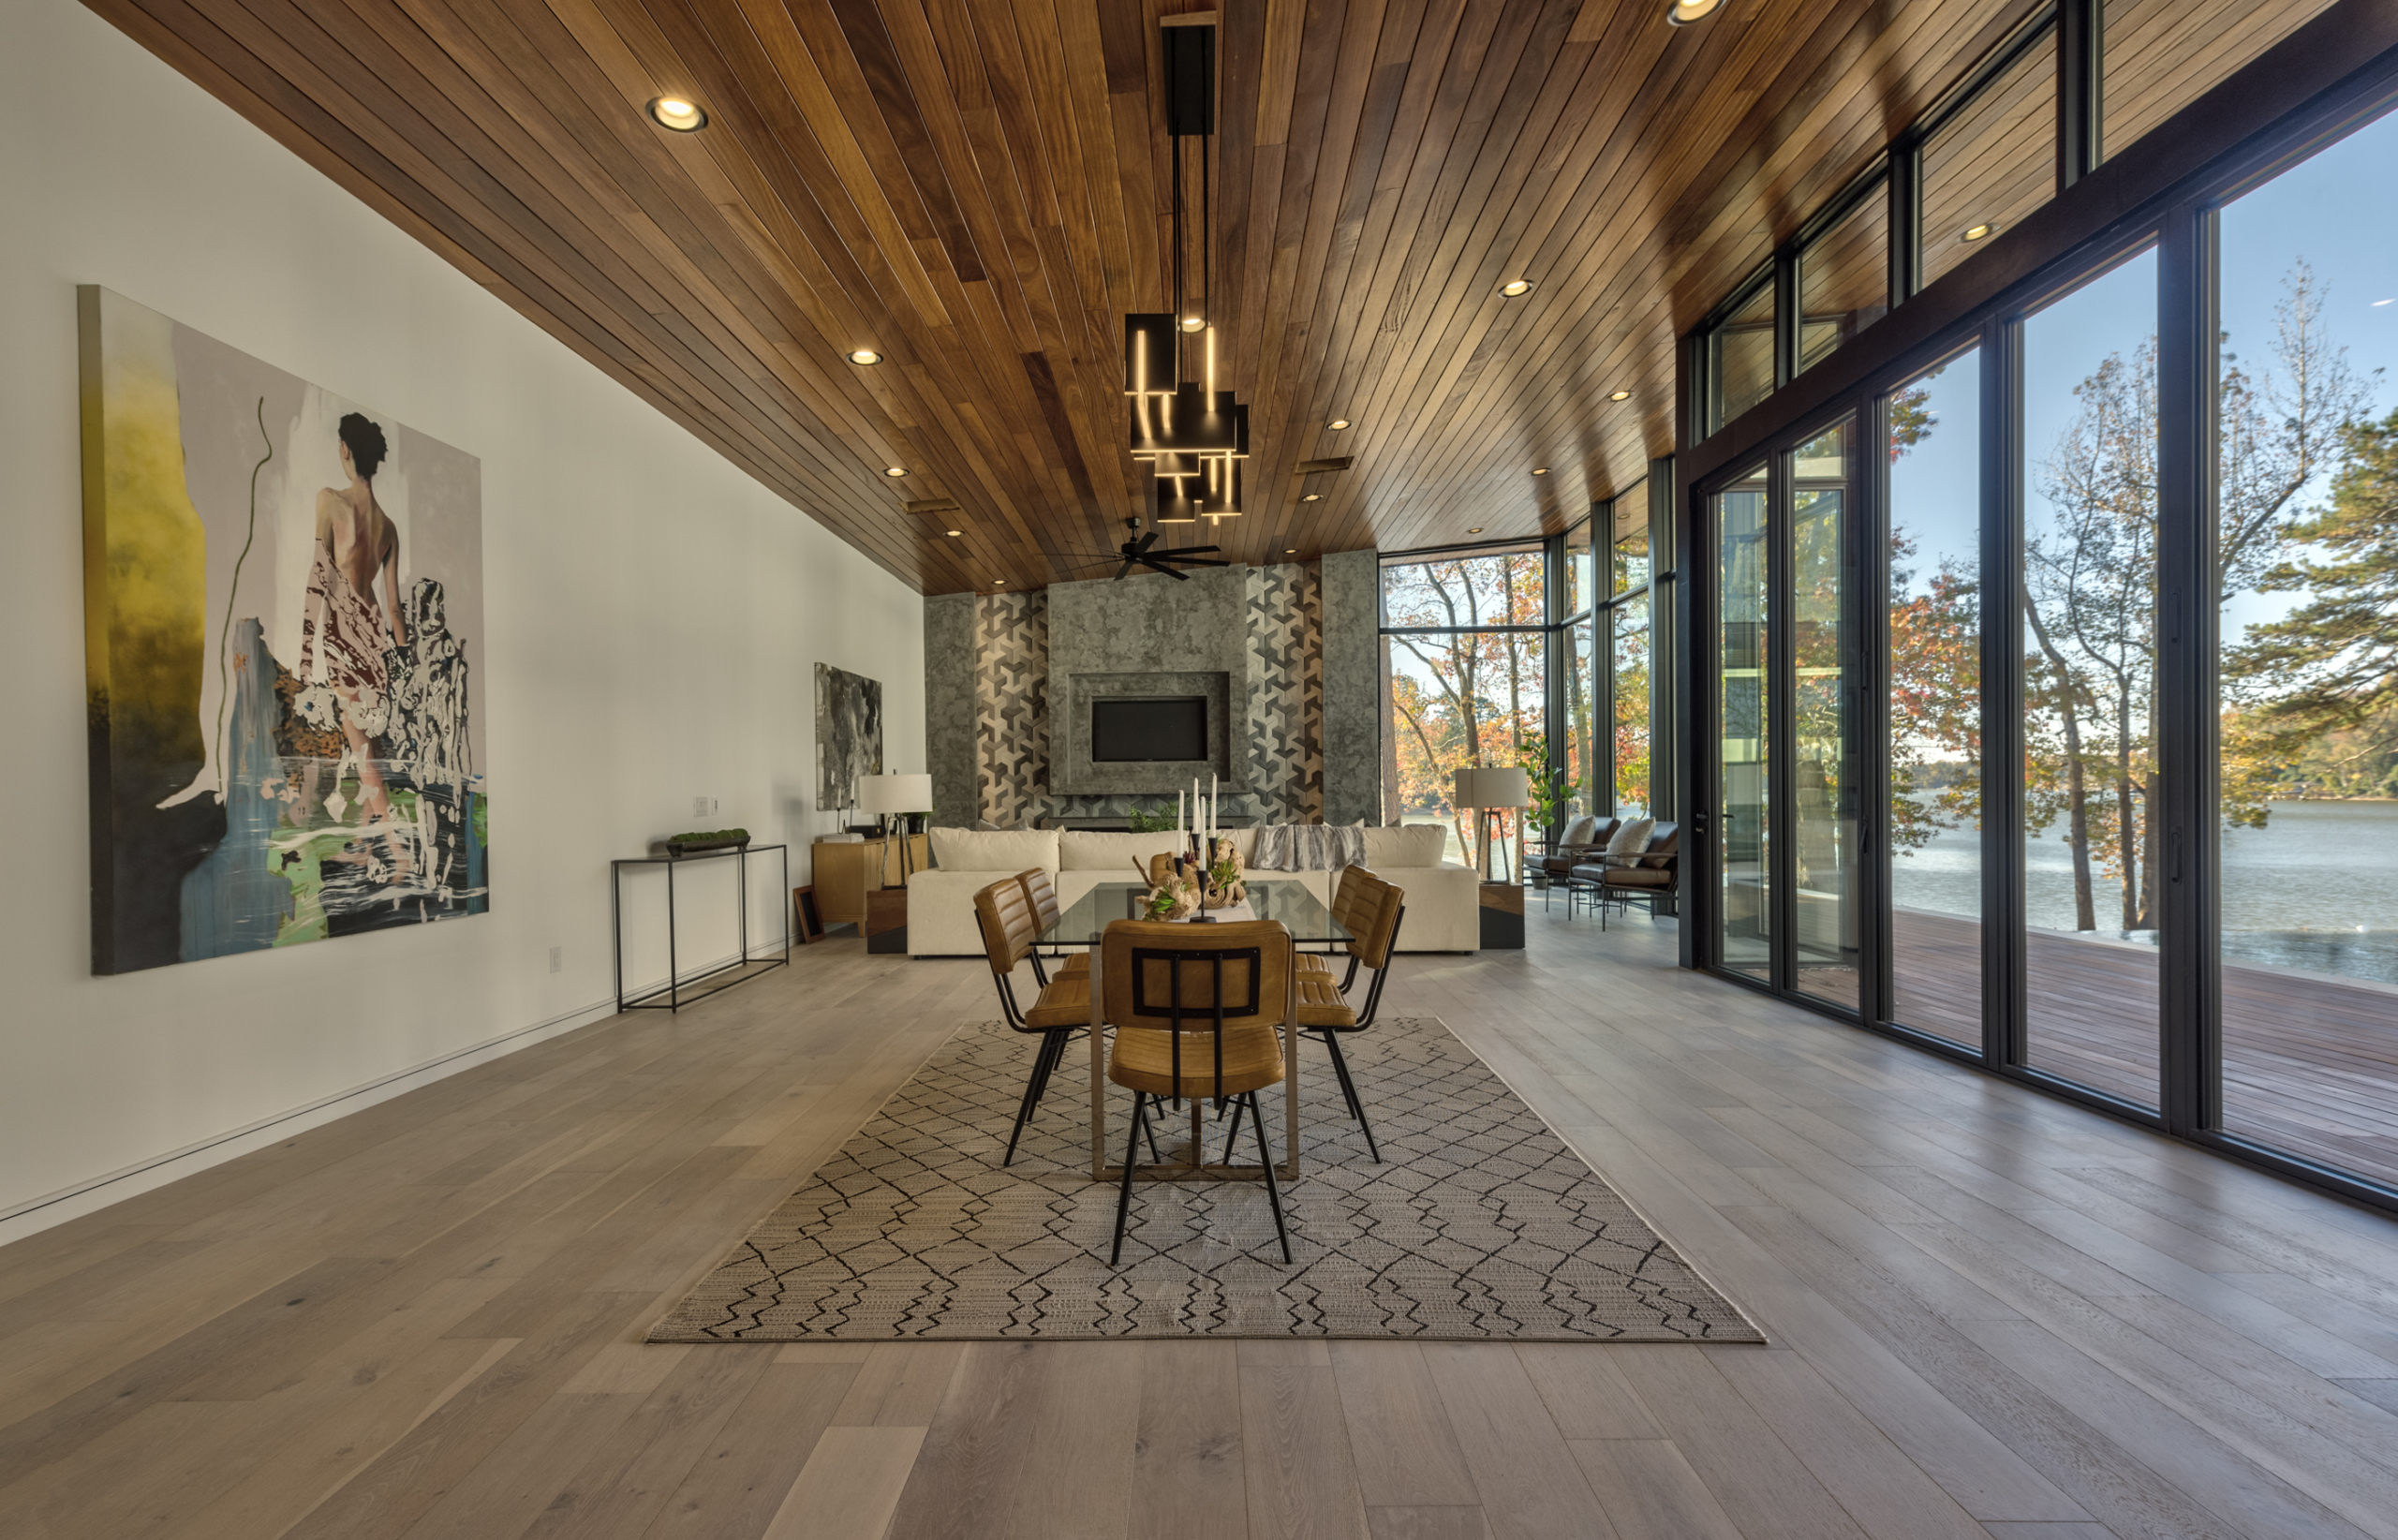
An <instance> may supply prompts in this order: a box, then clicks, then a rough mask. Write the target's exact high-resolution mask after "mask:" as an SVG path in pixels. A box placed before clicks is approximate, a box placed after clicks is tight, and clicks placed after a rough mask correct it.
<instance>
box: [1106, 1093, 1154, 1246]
mask: <svg viewBox="0 0 2398 1540" xmlns="http://www.w3.org/2000/svg"><path fill="white" fill-rule="evenodd" d="M1147 1100H1148V1098H1147V1096H1145V1095H1144V1094H1143V1093H1141V1092H1140V1091H1134V1092H1133V1093H1132V1133H1130V1134H1129V1135H1128V1136H1127V1137H1126V1138H1125V1140H1124V1185H1123V1186H1122V1187H1120V1188H1118V1189H1117V1192H1116V1244H1115V1245H1113V1246H1111V1247H1109V1248H1108V1251H1107V1265H1108V1266H1111V1267H1113V1266H1116V1265H1117V1264H1118V1262H1120V1261H1121V1260H1122V1259H1123V1256H1124V1216H1125V1215H1127V1214H1129V1213H1131V1212H1132V1162H1135V1161H1137V1160H1139V1159H1140V1156H1141V1131H1142V1130H1143V1129H1145V1128H1147V1126H1148V1124H1147V1122H1146V1121H1145V1120H1144V1119H1143V1118H1142V1116H1141V1103H1144V1102H1146V1101H1147ZM1149 1153H1150V1154H1152V1155H1154V1154H1156V1153H1157V1149H1156V1146H1155V1143H1154V1141H1152V1143H1151V1147H1150V1149H1149Z"/></svg>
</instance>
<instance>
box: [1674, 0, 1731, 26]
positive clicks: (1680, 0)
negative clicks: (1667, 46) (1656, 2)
mask: <svg viewBox="0 0 2398 1540" xmlns="http://www.w3.org/2000/svg"><path fill="white" fill-rule="evenodd" d="M1723 5H1724V0H1665V20H1666V21H1667V22H1670V23H1672V24H1673V25H1675V26H1678V27H1686V26H1688V25H1690V24H1691V23H1692V22H1704V21H1705V20H1707V19H1708V18H1709V17H1710V16H1712V15H1714V14H1715V13H1716V11H1718V10H1720V9H1722V8H1723Z"/></svg>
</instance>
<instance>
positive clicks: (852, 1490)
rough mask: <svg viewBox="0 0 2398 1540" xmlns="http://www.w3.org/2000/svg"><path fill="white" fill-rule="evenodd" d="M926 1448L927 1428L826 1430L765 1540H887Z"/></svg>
mask: <svg viewBox="0 0 2398 1540" xmlns="http://www.w3.org/2000/svg"><path fill="white" fill-rule="evenodd" d="M924 1444H925V1429H922V1428H895V1427H859V1426H853V1425H844V1426H836V1427H832V1428H827V1429H824V1435H823V1437H822V1438H820V1439H818V1440H817V1441H816V1448H815V1450H814V1451H813V1452H812V1453H810V1454H809V1455H808V1457H807V1464H806V1465H804V1466H802V1467H800V1472H799V1475H798V1477H797V1479H795V1480H793V1481H792V1484H791V1490H790V1491H789V1492H787V1493H785V1494H784V1496H783V1501H782V1506H780V1507H778V1508H777V1509H776V1510H775V1517H774V1518H773V1520H772V1521H771V1522H770V1523H768V1524H767V1526H766V1532H765V1535H764V1540H882V1536H883V1533H884V1532H885V1531H887V1530H889V1529H890V1527H891V1515H892V1513H893V1511H894V1510H895V1509H896V1508H897V1507H898V1506H899V1494H900V1492H901V1491H903V1490H904V1489H906V1488H907V1485H908V1473H909V1472H910V1470H911V1469H913V1468H914V1466H915V1463H916V1456H917V1454H918V1453H919V1452H920V1451H921V1450H922V1449H923V1448H924Z"/></svg>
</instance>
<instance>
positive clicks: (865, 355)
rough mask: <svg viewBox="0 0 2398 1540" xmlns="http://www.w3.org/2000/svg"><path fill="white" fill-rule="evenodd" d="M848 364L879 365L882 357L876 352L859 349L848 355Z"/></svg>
mask: <svg viewBox="0 0 2398 1540" xmlns="http://www.w3.org/2000/svg"><path fill="white" fill-rule="evenodd" d="M850 362H851V363H881V362H882V355H881V353H878V352H876V351H875V350H874V349H873V348H858V349H857V350H856V351H854V352H852V353H851V354H850Z"/></svg>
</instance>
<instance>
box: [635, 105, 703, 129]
mask: <svg viewBox="0 0 2398 1540" xmlns="http://www.w3.org/2000/svg"><path fill="white" fill-rule="evenodd" d="M649 118H650V121H651V122H652V123H655V124H657V125H658V126H659V127H660V128H672V129H674V131H675V132H676V133H678V134H688V133H690V132H691V131H693V130H694V129H699V128H704V127H706V126H708V115H707V113H706V112H704V111H701V109H700V104H699V103H698V102H695V101H686V100H685V99H684V98H682V97H681V96H659V97H657V98H655V99H653V100H652V101H651V102H650V104H649Z"/></svg>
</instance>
